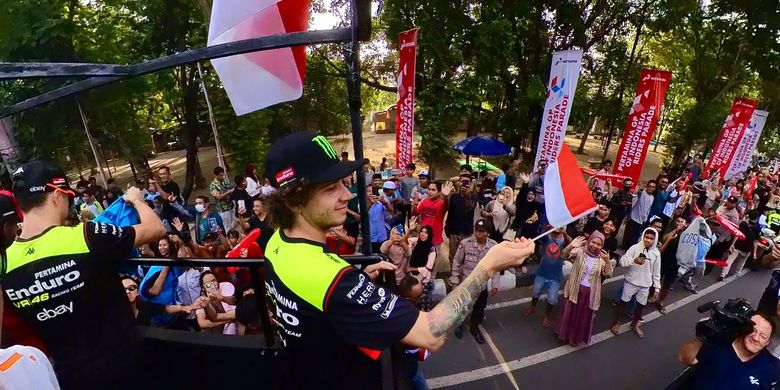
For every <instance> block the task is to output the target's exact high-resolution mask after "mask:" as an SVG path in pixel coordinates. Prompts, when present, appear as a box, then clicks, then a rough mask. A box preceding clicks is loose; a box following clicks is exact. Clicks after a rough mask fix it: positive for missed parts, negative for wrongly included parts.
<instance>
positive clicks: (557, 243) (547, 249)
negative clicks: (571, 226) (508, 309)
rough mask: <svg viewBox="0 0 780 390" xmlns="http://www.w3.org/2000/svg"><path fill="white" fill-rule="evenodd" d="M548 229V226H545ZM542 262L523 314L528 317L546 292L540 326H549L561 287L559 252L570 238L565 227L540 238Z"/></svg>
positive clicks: (561, 276) (561, 274) (561, 261)
mask: <svg viewBox="0 0 780 390" xmlns="http://www.w3.org/2000/svg"><path fill="white" fill-rule="evenodd" d="M547 228H548V229H549V228H550V226H547ZM541 240H542V243H543V244H542V262H541V263H540V264H539V268H538V269H537V270H536V277H535V278H534V288H533V298H531V306H528V307H527V308H526V309H525V310H523V316H524V317H528V316H530V315H531V314H533V312H534V311H535V310H536V304H537V303H538V302H539V297H540V296H541V295H542V292H545V293H547V307H546V308H545V309H544V318H543V319H542V328H549V327H550V313H552V309H553V307H555V305H557V304H558V291H560V289H561V278H563V257H561V252H562V251H563V248H564V247H565V246H566V244H567V243H568V242H571V238H570V237H569V236H568V235H566V228H559V229H556V230H555V231H554V232H552V233H550V234H549V235H547V236H545V237H543V238H542V239H541Z"/></svg>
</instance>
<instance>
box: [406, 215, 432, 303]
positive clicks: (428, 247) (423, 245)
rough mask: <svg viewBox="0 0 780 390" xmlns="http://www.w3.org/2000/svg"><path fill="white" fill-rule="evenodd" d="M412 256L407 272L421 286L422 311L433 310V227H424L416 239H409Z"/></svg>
mask: <svg viewBox="0 0 780 390" xmlns="http://www.w3.org/2000/svg"><path fill="white" fill-rule="evenodd" d="M409 246H410V247H411V248H412V255H411V256H410V257H409V266H408V268H407V271H408V272H409V273H410V274H412V276H414V277H415V278H417V280H419V281H420V283H422V285H423V295H422V297H421V298H422V300H421V302H420V306H422V310H423V311H430V310H431V309H432V308H433V304H432V303H433V302H432V299H431V295H432V294H433V265H434V264H435V263H436V250H435V249H434V248H433V227H431V225H425V226H423V227H422V228H421V229H420V233H419V234H418V235H417V237H414V238H410V239H409Z"/></svg>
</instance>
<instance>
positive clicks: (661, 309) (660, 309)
mask: <svg viewBox="0 0 780 390" xmlns="http://www.w3.org/2000/svg"><path fill="white" fill-rule="evenodd" d="M656 307H658V312H659V313H661V314H666V313H667V311H666V306H664V305H661V304H658V305H656Z"/></svg>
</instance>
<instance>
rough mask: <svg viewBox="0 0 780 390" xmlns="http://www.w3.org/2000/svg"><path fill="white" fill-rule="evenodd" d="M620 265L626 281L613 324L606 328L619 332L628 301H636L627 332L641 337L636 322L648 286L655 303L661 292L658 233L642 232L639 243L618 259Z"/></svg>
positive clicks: (640, 330)
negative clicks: (630, 331)
mask: <svg viewBox="0 0 780 390" xmlns="http://www.w3.org/2000/svg"><path fill="white" fill-rule="evenodd" d="M620 265H621V266H623V267H628V271H626V274H625V275H626V279H625V283H624V284H623V294H622V296H621V297H620V303H618V305H617V308H616V309H615V322H613V324H612V328H611V329H610V330H611V331H612V333H613V334H615V335H616V336H617V335H618V333H619V330H620V318H621V317H623V316H624V315H625V311H626V304H627V303H628V302H629V301H631V298H636V303H637V306H636V309H634V317H633V320H632V321H631V330H633V331H634V333H636V334H637V336H639V338H644V337H645V335H644V332H643V331H642V329H640V328H639V319H640V318H642V309H644V307H645V305H647V299H648V297H649V295H650V287H653V288H655V293H654V294H653V299H652V301H656V300H658V293H659V292H660V289H661V252H659V251H658V232H657V231H656V230H655V229H653V228H647V229H645V230H644V232H643V233H642V240H641V241H639V242H638V243H636V244H634V245H633V246H631V247H630V248H628V250H627V251H626V254H624V255H623V257H621V258H620Z"/></svg>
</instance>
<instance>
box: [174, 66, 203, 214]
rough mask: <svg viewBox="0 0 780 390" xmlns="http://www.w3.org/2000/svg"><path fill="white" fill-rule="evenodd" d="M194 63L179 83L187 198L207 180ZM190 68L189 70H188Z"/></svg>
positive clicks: (184, 71) (185, 194)
mask: <svg viewBox="0 0 780 390" xmlns="http://www.w3.org/2000/svg"><path fill="white" fill-rule="evenodd" d="M187 68H192V65H185V68H184V69H182V71H181V76H180V78H179V85H180V86H181V90H182V93H183V94H182V103H183V106H184V110H183V111H184V113H183V114H184V129H183V130H184V140H185V145H186V149H187V173H186V178H185V180H184V188H183V189H182V196H183V197H184V200H187V199H188V198H189V197H190V194H191V193H192V190H193V188H204V187H205V186H206V180H205V179H204V178H203V172H202V171H201V169H200V161H199V160H198V143H197V142H198V134H199V133H200V131H199V130H200V123H199V122H198V116H197V115H198V114H197V112H198V89H197V87H196V86H195V83H194V80H193V78H192V77H189V76H191V75H194V71H193V70H192V69H187ZM188 70H189V71H188Z"/></svg>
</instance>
